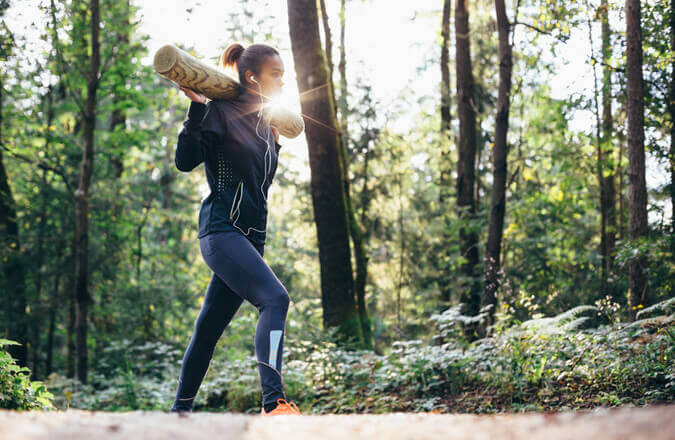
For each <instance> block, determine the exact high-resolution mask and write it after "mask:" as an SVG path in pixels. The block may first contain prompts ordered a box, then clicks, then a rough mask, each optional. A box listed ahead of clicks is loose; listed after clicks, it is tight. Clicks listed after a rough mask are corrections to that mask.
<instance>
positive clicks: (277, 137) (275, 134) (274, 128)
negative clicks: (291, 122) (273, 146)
mask: <svg viewBox="0 0 675 440" xmlns="http://www.w3.org/2000/svg"><path fill="white" fill-rule="evenodd" d="M270 128H271V129H272V134H273V135H274V141H275V142H279V130H277V127H275V126H273V125H270Z"/></svg>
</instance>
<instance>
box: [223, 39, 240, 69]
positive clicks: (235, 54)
mask: <svg viewBox="0 0 675 440" xmlns="http://www.w3.org/2000/svg"><path fill="white" fill-rule="evenodd" d="M245 50H246V48H245V47H244V46H243V45H242V44H241V43H230V44H229V45H228V46H227V47H226V48H225V50H224V51H223V55H222V56H221V57H220V64H221V65H222V66H223V67H229V66H234V65H235V64H237V61H238V60H239V58H240V57H241V54H243V53H244V51H245Z"/></svg>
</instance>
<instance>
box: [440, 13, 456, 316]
mask: <svg viewBox="0 0 675 440" xmlns="http://www.w3.org/2000/svg"><path fill="white" fill-rule="evenodd" d="M451 6H452V0H444V1H443V18H442V20H441V35H442V38H443V40H442V43H441V144H440V145H441V162H440V164H439V168H440V179H439V182H438V185H439V191H438V205H439V206H440V208H441V209H444V208H445V207H446V206H448V203H447V199H449V197H450V196H449V192H450V176H451V173H452V170H451V168H452V160H451V159H450V152H451V142H450V139H451V136H450V134H451V127H452V113H451V107H450V106H451V104H452V98H451V94H450V90H451V87H450V50H449V46H450V11H451V10H452V8H451ZM443 214H446V212H443ZM449 231H450V228H449V227H448V226H447V225H446V227H445V228H444V239H443V241H444V243H443V246H442V248H443V249H444V250H445V251H444V252H445V258H439V263H440V264H441V269H440V270H441V273H445V272H446V269H445V267H446V264H445V263H446V262H447V260H448V259H449V258H450V249H451V248H452V246H451V243H452V240H453V237H452V235H451V234H450V232H449ZM446 276H447V277H448V278H449V275H446ZM452 291H453V286H452V284H451V283H442V285H441V307H442V308H446V307H448V306H449V305H450V300H451V295H452Z"/></svg>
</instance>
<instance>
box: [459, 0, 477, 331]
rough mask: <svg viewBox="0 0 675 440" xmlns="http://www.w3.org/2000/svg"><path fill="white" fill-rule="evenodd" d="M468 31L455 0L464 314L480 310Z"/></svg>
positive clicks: (464, 9)
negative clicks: (472, 226) (474, 227)
mask: <svg viewBox="0 0 675 440" xmlns="http://www.w3.org/2000/svg"><path fill="white" fill-rule="evenodd" d="M469 37H470V34H469V11H468V0H456V3H455V45H456V48H457V49H456V50H457V56H456V73H455V75H456V78H457V110H458V112H457V113H458V116H459V158H458V162H457V207H458V210H459V216H460V218H461V220H462V226H461V227H460V231H459V239H460V242H461V244H460V249H461V253H462V256H463V257H464V259H465V260H466V261H465V262H464V263H463V264H462V265H461V272H462V275H463V276H464V277H465V279H466V281H465V282H464V283H462V284H463V286H462V292H461V297H460V301H461V303H462V304H463V305H464V310H462V312H463V313H464V314H465V315H469V316H475V315H477V314H478V312H479V307H480V293H479V284H478V282H477V281H478V280H477V277H476V265H477V264H478V246H477V245H478V236H477V234H476V232H474V231H472V230H470V229H469V227H470V226H471V223H472V221H471V220H473V218H474V216H475V212H476V205H475V200H474V197H473V195H474V180H475V178H474V177H475V161H476V110H475V106H474V100H473V73H472V70H471V51H470V41H469V40H470V38H469ZM477 330H478V326H477V325H476V324H469V325H466V326H465V328H464V329H463V332H464V334H465V336H466V337H467V339H468V340H470V341H471V340H474V339H475V338H476V337H478V336H479V335H478V333H477Z"/></svg>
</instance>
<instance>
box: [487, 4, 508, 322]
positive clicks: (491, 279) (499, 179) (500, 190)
mask: <svg viewBox="0 0 675 440" xmlns="http://www.w3.org/2000/svg"><path fill="white" fill-rule="evenodd" d="M495 12H496V14H497V29H498V32H499V96H498V98H497V115H496V121H495V141H494V148H493V150H492V174H493V178H492V199H491V201H490V225H489V229H488V240H487V245H486V248H485V262H484V263H485V269H484V270H485V277H484V278H485V286H484V290H483V298H482V305H483V306H486V305H492V306H493V307H492V308H491V309H490V310H489V313H488V316H489V320H488V322H487V323H486V325H490V324H492V323H493V319H494V312H495V307H496V305H497V290H498V289H499V282H500V279H499V272H500V268H501V260H500V253H501V245H502V234H503V232H504V213H505V212H506V173H507V162H506V160H507V155H508V151H509V147H508V145H507V134H508V129H509V109H510V106H511V73H512V71H513V56H512V48H511V45H510V43H509V35H510V33H511V32H510V24H509V20H508V17H507V16H506V7H505V5H504V0H495ZM486 330H487V328H485V329H484V330H483V332H482V333H486Z"/></svg>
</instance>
